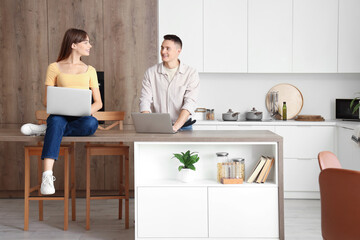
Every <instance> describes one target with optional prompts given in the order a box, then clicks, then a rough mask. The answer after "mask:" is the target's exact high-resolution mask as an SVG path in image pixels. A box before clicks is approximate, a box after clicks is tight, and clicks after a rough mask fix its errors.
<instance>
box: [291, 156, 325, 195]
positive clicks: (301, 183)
mask: <svg viewBox="0 0 360 240" xmlns="http://www.w3.org/2000/svg"><path fill="white" fill-rule="evenodd" d="M319 174H320V168H319V163H318V160H317V159H316V158H309V159H301V158H294V159H293V158H286V159H285V160H284V191H285V192H292V191H296V192H318V191H319V184H318V180H319Z"/></svg>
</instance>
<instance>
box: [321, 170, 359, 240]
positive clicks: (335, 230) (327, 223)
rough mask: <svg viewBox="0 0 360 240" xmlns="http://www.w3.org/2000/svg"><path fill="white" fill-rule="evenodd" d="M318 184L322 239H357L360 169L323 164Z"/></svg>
mask: <svg viewBox="0 0 360 240" xmlns="http://www.w3.org/2000/svg"><path fill="white" fill-rule="evenodd" d="M319 184H320V198H321V232H322V237H323V239H326V240H333V239H334V240H339V239H341V240H347V239H348V240H350V239H351V240H353V239H360V230H359V221H360V205H359V203H360V191H359V189H360V172H359V171H352V170H347V169H341V168H326V169H324V170H322V171H321V173H320V176H319Z"/></svg>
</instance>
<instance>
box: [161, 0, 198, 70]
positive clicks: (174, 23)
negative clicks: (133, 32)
mask: <svg viewBox="0 0 360 240" xmlns="http://www.w3.org/2000/svg"><path fill="white" fill-rule="evenodd" d="M158 6H159V13H158V15H159V37H158V40H159V48H160V46H161V43H162V42H163V40H164V35H166V34H175V35H177V36H179V37H180V38H181V40H182V42H183V47H182V51H181V53H180V56H179V58H180V60H181V61H182V62H184V63H185V64H187V65H189V66H192V67H194V68H196V69H197V70H198V71H199V72H202V71H203V68H204V61H203V57H204V54H203V0H182V1H181V2H179V1H177V0H159V5H158ZM159 52H160V51H159ZM159 61H161V57H160V55H159Z"/></svg>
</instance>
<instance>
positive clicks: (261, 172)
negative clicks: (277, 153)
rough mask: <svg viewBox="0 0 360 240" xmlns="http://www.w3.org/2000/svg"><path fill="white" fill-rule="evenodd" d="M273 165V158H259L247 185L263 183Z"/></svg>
mask: <svg viewBox="0 0 360 240" xmlns="http://www.w3.org/2000/svg"><path fill="white" fill-rule="evenodd" d="M273 165H274V158H270V157H264V156H261V157H260V159H259V161H258V162H257V163H256V165H255V168H254V170H253V171H252V173H251V175H250V177H249V179H248V180H247V182H248V183H252V182H256V183H264V182H265V181H266V179H267V178H268V176H269V173H270V170H271V167H272V166H273Z"/></svg>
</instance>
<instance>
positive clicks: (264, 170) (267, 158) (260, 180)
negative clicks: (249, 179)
mask: <svg viewBox="0 0 360 240" xmlns="http://www.w3.org/2000/svg"><path fill="white" fill-rule="evenodd" d="M271 161H272V160H271V158H269V157H266V162H265V164H264V167H263V168H262V169H261V172H260V173H259V176H258V177H257V179H256V182H257V183H262V180H263V179H264V177H265V174H266V172H267V171H268V169H269V167H270V164H271Z"/></svg>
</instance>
